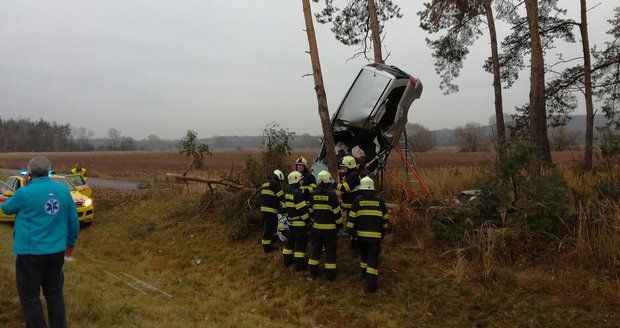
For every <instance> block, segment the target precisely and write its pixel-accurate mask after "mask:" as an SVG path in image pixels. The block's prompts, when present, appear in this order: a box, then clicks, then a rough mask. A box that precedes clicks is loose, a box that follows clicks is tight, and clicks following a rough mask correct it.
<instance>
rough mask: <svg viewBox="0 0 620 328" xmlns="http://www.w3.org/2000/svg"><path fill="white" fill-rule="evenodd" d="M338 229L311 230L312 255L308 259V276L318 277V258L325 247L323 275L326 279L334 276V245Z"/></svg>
mask: <svg viewBox="0 0 620 328" xmlns="http://www.w3.org/2000/svg"><path fill="white" fill-rule="evenodd" d="M337 234H338V231H337V230H336V229H333V230H322V229H314V231H313V232H312V255H311V256H310V259H309V260H308V264H309V266H310V276H312V277H318V276H319V274H320V268H319V260H320V259H321V253H322V251H323V248H325V261H324V263H325V275H326V277H327V280H330V281H331V280H334V279H335V278H336V247H337V243H338V237H337Z"/></svg>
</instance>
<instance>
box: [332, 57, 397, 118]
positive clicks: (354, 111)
mask: <svg viewBox="0 0 620 328" xmlns="http://www.w3.org/2000/svg"><path fill="white" fill-rule="evenodd" d="M391 80H392V79H391V78H389V77H387V76H385V75H382V74H375V73H374V72H372V71H369V70H366V69H362V71H361V72H360V74H359V75H358V76H357V79H355V82H354V83H353V85H352V86H351V90H350V91H349V93H348V94H347V96H346V98H345V99H344V101H343V102H342V105H341V106H340V111H339V112H338V117H337V119H339V120H342V121H345V122H346V123H348V124H349V125H352V126H355V127H359V128H361V127H363V126H364V124H365V123H366V120H367V119H368V116H370V114H371V113H372V110H373V109H374V108H375V106H376V104H377V102H378V101H379V99H380V98H381V95H382V94H383V92H384V91H385V88H387V86H388V84H390V81H391Z"/></svg>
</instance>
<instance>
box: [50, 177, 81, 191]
mask: <svg viewBox="0 0 620 328" xmlns="http://www.w3.org/2000/svg"><path fill="white" fill-rule="evenodd" d="M52 180H54V181H56V182H60V183H62V184H64V185H65V186H67V188H69V190H70V191H75V190H76V189H75V186H74V185H73V184H72V183H71V181H69V179H67V178H66V177H52Z"/></svg>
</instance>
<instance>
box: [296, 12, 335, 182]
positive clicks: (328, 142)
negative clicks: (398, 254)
mask: <svg viewBox="0 0 620 328" xmlns="http://www.w3.org/2000/svg"><path fill="white" fill-rule="evenodd" d="M301 2H302V5H303V8H304V18H305V20H306V33H307V34H308V45H309V47H310V60H311V61H312V75H313V76H314V90H315V91H316V98H317V101H318V104H319V117H320V118H321V127H322V128H323V142H324V144H325V150H326V151H327V167H328V168H329V173H331V175H332V177H333V178H334V179H338V160H337V157H336V144H335V142H334V135H333V133H332V124H331V121H330V118H329V110H328V108H327V95H326V94H325V87H324V86H323V73H322V71H321V61H320V59H319V48H318V45H317V43H316V34H315V33H314V22H313V21H312V9H311V8H310V0H301Z"/></svg>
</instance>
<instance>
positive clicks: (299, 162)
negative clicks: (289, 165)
mask: <svg viewBox="0 0 620 328" xmlns="http://www.w3.org/2000/svg"><path fill="white" fill-rule="evenodd" d="M295 165H303V166H305V167H308V160H307V159H306V158H305V157H300V158H298V159H296V160H295Z"/></svg>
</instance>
